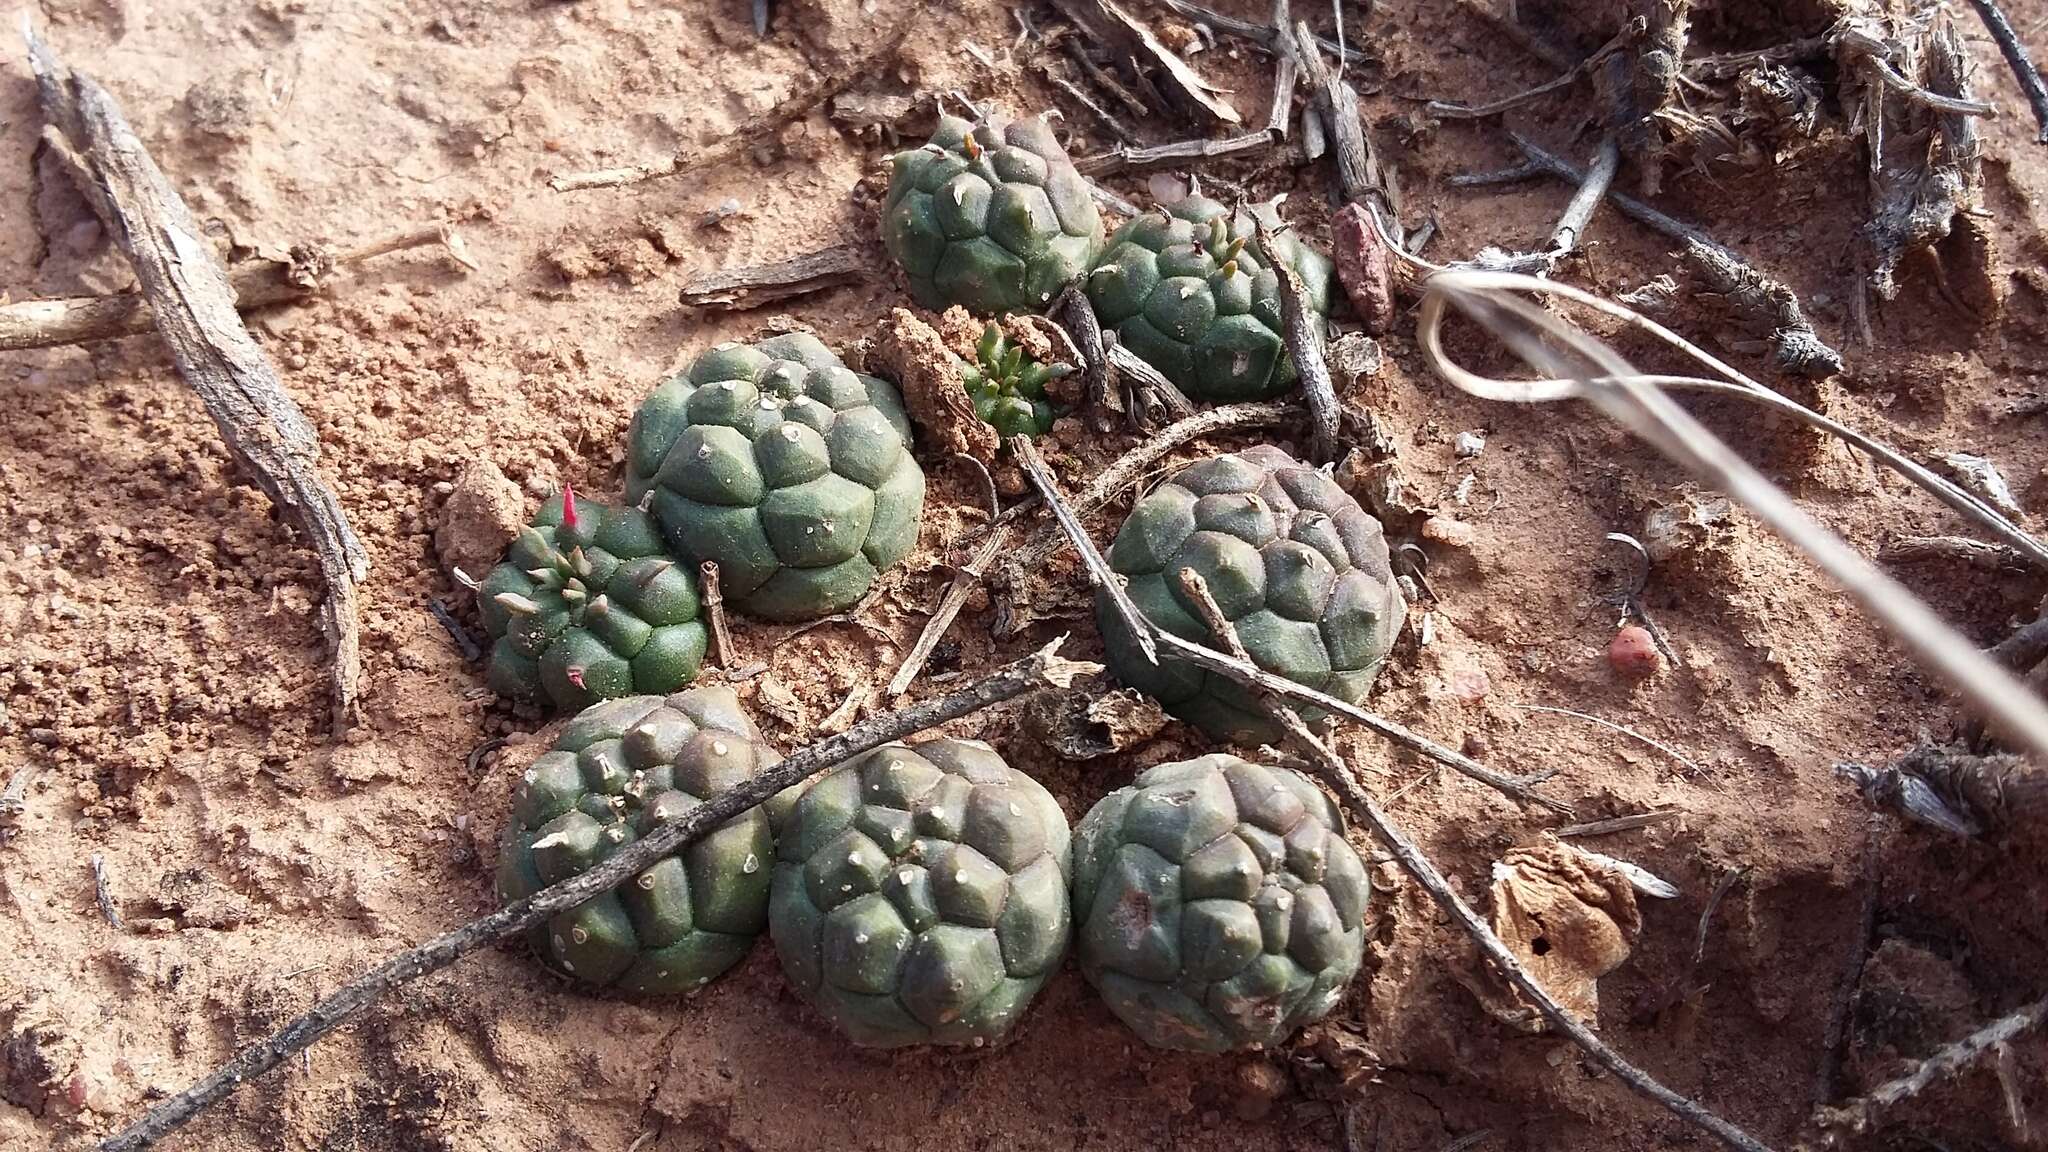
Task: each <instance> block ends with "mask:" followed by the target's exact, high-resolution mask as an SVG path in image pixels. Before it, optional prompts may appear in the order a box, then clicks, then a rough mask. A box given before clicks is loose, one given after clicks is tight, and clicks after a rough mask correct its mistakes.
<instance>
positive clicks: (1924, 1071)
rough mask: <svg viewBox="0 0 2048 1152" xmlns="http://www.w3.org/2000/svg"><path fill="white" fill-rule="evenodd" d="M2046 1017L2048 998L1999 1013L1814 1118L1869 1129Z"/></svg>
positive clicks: (1858, 1129)
mask: <svg viewBox="0 0 2048 1152" xmlns="http://www.w3.org/2000/svg"><path fill="white" fill-rule="evenodd" d="M2044 1020H2048V998H2044V999H2041V1000H2036V1001H2034V1002H2033V1003H2032V1004H2029V1005H2027V1006H2026V1007H2024V1008H2022V1009H2020V1010H2019V1011H2017V1012H2014V1013H2012V1014H2010V1015H2007V1016H2001V1017H1999V1018H1998V1019H1997V1020H1994V1021H1992V1022H1991V1023H1990V1024H1987V1025H1985V1026H1984V1027H1983V1028H1980V1029H1978V1030H1977V1031H1975V1032H1972V1033H1971V1034H1969V1035H1968V1036H1965V1037H1963V1038H1962V1039H1961V1040H1958V1041H1956V1042H1955V1043H1953V1044H1951V1045H1949V1046H1948V1047H1946V1048H1943V1049H1942V1050H1940V1051H1939V1052H1936V1053H1935V1054H1934V1055H1932V1056H1929V1057H1928V1058H1927V1059H1925V1060H1922V1061H1921V1062H1920V1063H1919V1064H1918V1065H1916V1066H1915V1067H1914V1068H1913V1070H1912V1071H1911V1072H1908V1073H1906V1074H1905V1075H1904V1076H1901V1077H1899V1078H1898V1079H1896V1080H1889V1081H1886V1082H1885V1083H1883V1084H1880V1085H1879V1086H1878V1087H1876V1088H1874V1089H1872V1090H1871V1091H1870V1093H1869V1094H1867V1095H1864V1096H1860V1097H1858V1098H1856V1099H1854V1100H1850V1101H1848V1102H1846V1103H1844V1104H1841V1105H1840V1106H1837V1107H1833V1108H1822V1109H1820V1112H1819V1114H1818V1115H1817V1116H1816V1117H1815V1119H1816V1120H1817V1121H1818V1122H1819V1123H1820V1124H1821V1125H1822V1126H1823V1127H1827V1128H1836V1129H1845V1130H1847V1131H1849V1132H1852V1133H1858V1134H1861V1133H1864V1132H1868V1131H1870V1129H1871V1128H1872V1127H1873V1126H1874V1125H1875V1124H1876V1123H1877V1121H1878V1118H1879V1117H1881V1116H1882V1115H1883V1114H1884V1113H1885V1111H1886V1110H1888V1109H1890V1108H1891V1107H1892V1106H1894V1105H1896V1104H1898V1103H1899V1102H1900V1101H1902V1100H1908V1099H1911V1098H1912V1097H1914V1096H1918V1095H1919V1094H1920V1093H1922V1092H1924V1091H1926V1090H1927V1089H1928V1088H1929V1087H1930V1086H1932V1085H1933V1084H1935V1083H1937V1082H1938V1081H1941V1080H1943V1079H1946V1078H1947V1077H1950V1076H1953V1075H1955V1074H1956V1073H1957V1072H1960V1071H1961V1070H1963V1069H1964V1068H1966V1067H1968V1066H1969V1065H1970V1064H1971V1063H1973V1062H1974V1061H1976V1060H1978V1059H1979V1058H1981V1057H1982V1056H1983V1055H1984V1054H1985V1053H1987V1052H1994V1051H1996V1050H1997V1049H1998V1048H1999V1047H2000V1046H2001V1045H2004V1044H2006V1043H2009V1042H2010V1041H2012V1040H2014V1039H2015V1038H2017V1037H2019V1036H2021V1035H2024V1034H2025V1033H2027V1032H2029V1031H2031V1030H2033V1029H2035V1028H2038V1027H2040V1026H2041V1023H2042V1022H2043V1021H2044Z"/></svg>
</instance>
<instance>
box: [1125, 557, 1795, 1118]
mask: <svg viewBox="0 0 2048 1152" xmlns="http://www.w3.org/2000/svg"><path fill="white" fill-rule="evenodd" d="M1189 577H1192V580H1190V579H1188V578H1189ZM1182 579H1183V582H1184V586H1185V587H1187V589H1188V591H1189V592H1190V593H1191V594H1192V595H1194V597H1195V599H1196V602H1197V606H1198V609H1199V610H1200V614H1201V615H1202V616H1203V618H1204V623H1206V624H1207V625H1208V626H1209V628H1210V630H1211V631H1212V632H1214V633H1216V634H1217V636H1218V637H1219V639H1220V640H1221V641H1222V642H1223V643H1224V645H1225V646H1226V647H1229V648H1231V649H1233V650H1234V651H1237V652H1242V651H1243V650H1244V647H1243V644H1242V643H1241V642H1240V641H1239V640H1238V638H1237V635H1236V630H1235V628H1233V627H1232V625H1231V623H1230V621H1229V620H1227V619H1225V618H1224V616H1223V611H1222V609H1221V608H1219V607H1217V605H1216V602H1215V600H1214V598H1212V597H1211V596H1210V595H1209V590H1208V588H1207V586H1206V585H1205V584H1203V582H1202V577H1201V575H1200V574H1199V573H1197V572H1194V571H1193V570H1191V569H1190V570H1188V571H1186V572H1185V573H1184V574H1183V577H1182ZM1162 635H1165V634H1164V633H1162ZM1247 687H1252V688H1253V689H1254V690H1255V691H1259V690H1261V689H1263V688H1264V686H1263V685H1247ZM1259 704H1260V706H1261V708H1262V709H1264V711H1265V712H1266V714H1267V715H1268V716H1270V717H1272V719H1273V721H1274V722H1275V723H1277V724H1279V725H1280V727H1281V728H1282V729H1283V730H1284V731H1285V732H1286V733H1287V735H1288V738H1289V740H1290V742H1292V743H1293V744H1294V745H1295V746H1296V747H1297V748H1298V749H1299V750H1300V751H1301V752H1303V753H1304V754H1306V755H1307V756H1308V757H1309V758H1310V759H1311V761H1312V762H1313V763H1314V765H1315V768H1316V775H1318V776H1319V777H1321V778H1322V780H1323V781H1324V783H1326V784H1328V785H1329V786H1330V788H1331V789H1332V790H1333V791H1335V792H1336V793H1337V795H1338V796H1339V797H1341V798H1342V799H1343V801H1344V803H1345V805H1346V806H1347V807H1349V808H1350V809H1351V810H1352V812H1354V813H1356V814H1357V815H1358V816H1359V817H1360V818H1361V819H1362V820H1364V822H1365V824H1366V827H1367V828H1369V829H1371V831H1372V834H1373V836H1374V837H1375V838H1377V839H1378V840H1379V841H1380V843H1382V844H1384V845H1386V847H1387V849H1388V851H1390V852H1391V853H1393V856H1394V859H1395V860H1396V861H1397V862H1399V863H1400V865H1401V867H1402V868H1403V869H1404V870H1406V871H1407V873H1408V874H1409V875H1410V876H1413V877H1414V878H1415V880H1416V882H1417V883H1419V884H1421V885H1422V888H1423V890H1424V891H1426V892H1428V893H1429V895H1430V897H1431V898H1432V899H1434V900H1435V901H1436V903H1437V906H1438V907H1440V908H1442V909H1443V910H1444V911H1445V912H1447V913H1449V914H1450V916H1451V918H1452V919H1453V920H1456V921H1457V922H1458V926H1459V927H1461V928H1463V929H1464V930H1465V933H1466V934H1467V935H1468V936H1470V937H1471V938H1472V940H1473V942H1474V943H1475V944H1477V945H1478V946H1479V950H1480V952H1481V953H1483V954H1484V955H1485V956H1486V958H1487V959H1488V960H1490V961H1492V962H1493V965H1494V967H1495V968H1496V969H1498V970H1499V972H1500V973H1501V975H1502V976H1503V977H1505V978H1506V979H1507V981H1508V983H1510V984H1512V985H1513V986H1514V987H1515V989H1516V991H1518V992H1520V993H1521V994H1522V995H1523V996H1525V997H1527V998H1528V999H1529V1001H1530V1002H1531V1003H1533V1004H1534V1005H1536V1008H1537V1010H1538V1011H1539V1012H1541V1013H1542V1014H1543V1017H1544V1019H1546V1020H1548V1021H1550V1023H1551V1025H1552V1026H1553V1027H1555V1028H1556V1029H1557V1030H1558V1031H1560V1032H1562V1033H1564V1034H1565V1035H1566V1036H1567V1037H1569V1038H1570V1039H1571V1040H1572V1042H1573V1043H1575V1044H1577V1045H1578V1046H1579V1047H1580V1048H1582V1049H1584V1050H1585V1052H1586V1054H1587V1055H1588V1056H1591V1057H1592V1058H1593V1059H1594V1060H1595V1061H1596V1062H1597V1063H1599V1064H1600V1065H1601V1066H1602V1067H1604V1068H1606V1069H1607V1070H1608V1071H1609V1072H1612V1073H1614V1075H1615V1076H1616V1077H1617V1078H1618V1079H1620V1080H1621V1081H1622V1082H1624V1083H1626V1084H1627V1085H1628V1086H1629V1087H1630V1088H1632V1089H1634V1090H1635V1091H1636V1092H1638V1093H1640V1094H1642V1095H1644V1096H1646V1097H1648V1098H1650V1099H1652V1100H1654V1101H1656V1102H1657V1103H1659V1104H1661V1105H1663V1106H1664V1107H1665V1108H1668V1109H1670V1110H1671V1111H1672V1112H1673V1113H1674V1114H1676V1115H1678V1116H1680V1117H1682V1118H1683V1119H1685V1120H1688V1121H1690V1122H1692V1123H1693V1124H1696V1125H1698V1126H1699V1127H1701V1128H1703V1129H1705V1130H1707V1131H1708V1132H1711V1133H1713V1134H1714V1135H1715V1136H1717V1137H1719V1138H1720V1139H1721V1140H1722V1142H1724V1143H1726V1144H1727V1145H1728V1146H1730V1147H1732V1148H1738V1149H1741V1150H1742V1152H1768V1148H1767V1146H1766V1145H1765V1144H1763V1143H1762V1142H1761V1141H1759V1140H1757V1138H1756V1137H1754V1136H1751V1135H1750V1134H1749V1133H1747V1132H1745V1131H1743V1130H1742V1129H1741V1128H1738V1127H1736V1126H1735V1125H1734V1124H1731V1123H1729V1122H1728V1121H1726V1120H1723V1119H1722V1118H1721V1117H1719V1116H1717V1115H1715V1114H1714V1113H1712V1112H1710V1111H1708V1110H1707V1109H1706V1108H1704V1107H1702V1106H1701V1105H1700V1104H1698V1103H1697V1102H1695V1101H1693V1100H1691V1099H1689V1098H1687V1097H1685V1096H1681V1095H1679V1094H1678V1093H1676V1092H1674V1091H1672V1090H1671V1089H1669V1088H1667V1087H1665V1086H1664V1085H1663V1084H1661V1083H1659V1082H1658V1081H1657V1080H1656V1079H1655V1078H1653V1077H1651V1076H1650V1074H1649V1073H1647V1072H1644V1071H1643V1070H1642V1069H1640V1068H1637V1067H1636V1066H1635V1065H1633V1064H1631V1063H1629V1062H1628V1061H1627V1060H1625V1059H1623V1058H1622V1056H1621V1054H1620V1053H1619V1052H1616V1051H1615V1050H1614V1049H1612V1048H1609V1047H1608V1046H1607V1044H1606V1042H1604V1041H1602V1040H1601V1039H1600V1038H1599V1037H1598V1036H1597V1035H1595V1034H1594V1033H1593V1031H1592V1029H1590V1028H1587V1027H1586V1025H1585V1024H1584V1023H1582V1022H1581V1021H1580V1020H1579V1019H1578V1018H1577V1017H1575V1016H1573V1015H1572V1014H1571V1013H1569V1012H1567V1011H1565V1009H1564V1007H1563V1006H1562V1005H1560V1004H1559V1003H1558V1002H1557V1000H1556V998H1554V997H1553V996H1551V994H1550V992H1549V990H1548V989H1546V988H1544V987H1543V985H1542V984H1540V983H1538V982H1537V980H1536V978H1535V977H1534V976H1531V975H1530V974H1529V970H1528V969H1527V968H1525V967H1523V966H1522V962H1521V960H1520V959H1518V958H1517V957H1516V956H1515V954H1514V953H1513V952H1512V951H1510V950H1509V949H1508V946H1507V945H1506V944H1504V943H1502V942H1501V939H1500V937H1499V936H1497V935H1495V934H1494V932H1493V929H1492V928H1490V927H1488V926H1487V923H1486V921H1485V920H1484V919H1482V918H1481V917H1480V915H1479V913H1478V912H1476V911H1474V910H1473V908H1472V906H1471V905H1469V904H1467V903H1465V901H1464V898H1462V897H1460V896H1459V895H1458V893H1457V890H1456V889H1454V888H1452V887H1451V884H1450V881H1449V880H1448V879H1446V878H1445V877H1444V874H1443V873H1442V872H1439V871H1438V870H1437V867H1436V865H1435V864H1434V863H1432V862H1431V861H1430V859H1429V857H1428V856H1426V855H1424V854H1423V851H1422V849H1421V848H1420V847H1418V846H1417V845H1416V843H1415V842H1414V841H1413V840H1411V839H1409V838H1408V835H1407V833H1405V832H1403V831H1402V830H1401V828H1400V826H1399V825H1397V824H1395V823H1394V821H1393V818H1392V817H1390V816H1388V815H1387V814H1386V812H1385V811H1383V810H1382V809H1381V808H1380V806H1379V805H1378V804H1377V803H1375V802H1374V800H1373V798H1372V794H1371V793H1369V792H1367V791H1366V790H1365V788H1364V787H1363V786H1361V785H1360V784H1359V783H1358V778H1357V775H1356V774H1355V773H1354V772H1353V771H1352V769H1351V766H1350V765H1349V764H1346V763H1345V762H1344V759H1343V758H1342V757H1340V756H1338V755H1337V753H1336V752H1335V751H1333V750H1332V749H1331V748H1330V746H1329V745H1328V744H1326V743H1324V742H1323V741H1321V740H1319V739H1317V738H1316V737H1315V736H1314V735H1313V734H1312V733H1310V732H1309V730H1308V726H1307V725H1306V724H1304V723H1302V720H1301V717H1300V716H1298V715H1296V714H1295V712H1294V710H1293V709H1292V708H1290V707H1288V706H1287V705H1286V704H1285V703H1283V702H1282V700H1281V699H1280V698H1279V697H1277V696H1275V695H1268V694H1263V693H1262V694H1261V696H1260V697H1259Z"/></svg>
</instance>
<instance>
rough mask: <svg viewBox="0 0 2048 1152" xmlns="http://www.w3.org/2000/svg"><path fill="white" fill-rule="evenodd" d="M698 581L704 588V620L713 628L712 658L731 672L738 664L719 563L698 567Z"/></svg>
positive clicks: (709, 563) (707, 562)
mask: <svg viewBox="0 0 2048 1152" xmlns="http://www.w3.org/2000/svg"><path fill="white" fill-rule="evenodd" d="M697 579H698V582H699V583H701V584H702V585H703V588H704V618H705V620H706V621H708V622H709V624H710V627H711V658H712V659H713V660H716V661H717V662H718V666H719V667H720V668H723V669H725V670H726V671H728V672H730V671H732V669H733V666H734V664H735V663H736V658H735V657H734V655H733V650H732V631H731V629H729V628H727V627H726V623H725V593H724V592H723V591H722V590H721V589H720V588H719V586H718V561H716V560H706V561H705V562H703V563H702V564H699V565H697Z"/></svg>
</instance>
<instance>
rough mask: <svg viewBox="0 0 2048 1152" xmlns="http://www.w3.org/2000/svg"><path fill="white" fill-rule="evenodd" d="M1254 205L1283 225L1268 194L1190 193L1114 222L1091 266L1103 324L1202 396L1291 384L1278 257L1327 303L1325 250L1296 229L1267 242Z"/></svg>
mask: <svg viewBox="0 0 2048 1152" xmlns="http://www.w3.org/2000/svg"><path fill="white" fill-rule="evenodd" d="M1254 212H1257V213H1259V214H1260V216H1261V217H1263V218H1264V220H1265V221H1266V225H1267V228H1268V230H1269V232H1270V231H1271V230H1273V229H1276V228H1278V227H1279V215H1278V213H1277V212H1276V211H1275V210H1274V208H1273V205H1271V204H1261V205H1257V206H1255V207H1253V208H1250V209H1245V208H1240V209H1238V210H1236V211H1235V212H1233V211H1231V210H1230V209H1229V208H1227V207H1225V206H1224V205H1222V204H1220V203H1218V202H1216V201H1214V200H1211V199H1209V198H1208V197H1206V196H1202V195H1199V194H1196V195H1190V196H1188V197H1187V198H1186V199H1184V200H1180V201H1178V202H1176V203H1173V204H1169V205H1166V206H1164V207H1162V208H1159V209H1156V210H1155V211H1152V212H1148V213H1146V214H1145V215H1143V216H1140V217H1138V218H1137V219H1136V220H1133V221H1131V222H1130V223H1128V224H1126V225H1124V226H1123V227H1122V228H1120V229H1118V230H1117V233H1116V235H1114V236H1112V237H1110V239H1109V245H1108V248H1107V249H1106V250H1105V251H1104V252H1103V255H1102V259H1101V260H1100V261H1099V262H1098V263H1097V264H1096V266H1095V269H1094V270H1093V271H1092V272H1090V273H1089V275H1088V279H1087V290H1088V301H1089V303H1091V304H1092V305H1094V307H1095V315H1096V318H1097V319H1098V320H1100V321H1101V323H1102V325H1103V326H1104V327H1105V328H1113V329H1115V331H1116V335H1117V339H1119V340H1121V341H1123V342H1124V345H1125V346H1126V347H1128V348H1129V349H1130V350H1131V351H1132V352H1134V353H1136V354H1137V355H1138V356H1139V357H1140V358H1141V359H1143V360H1144V361H1145V362H1146V363H1147V364H1150V365H1152V366H1153V367H1154V368H1157V369H1159V371H1160V372H1161V373H1162V374H1164V375H1165V376H1166V378H1167V379H1169V380H1171V381H1173V382H1174V383H1175V384H1176V385H1179V386H1180V389H1181V390H1182V391H1183V392H1186V393H1187V394H1188V395H1189V396H1192V397H1195V398H1196V399H1201V400H1211V401H1215V402H1217V403H1223V402H1226V401H1239V400H1259V399H1264V398H1267V397H1271V396H1278V395H1280V394H1281V393H1283V392H1287V391H1289V390H1291V389H1292V388H1293V387H1294V383H1295V379H1296V375H1295V369H1294V360H1293V358H1292V357H1290V356H1288V355H1287V347H1286V341H1285V339H1284V338H1283V336H1282V333H1283V332H1284V331H1285V328H1284V327H1283V325H1282V323H1281V319H1280V280H1279V277H1278V276H1277V275H1276V274H1275V273H1274V271H1273V267H1274V264H1275V262H1276V260H1277V261H1278V262H1280V263H1284V264H1285V265H1286V266H1288V267H1290V268H1293V269H1294V271H1295V274H1296V275H1298V276H1300V277H1301V280H1302V286H1303V287H1304V288H1305V289H1306V290H1307V302H1308V304H1309V306H1310V307H1311V308H1313V309H1314V310H1315V311H1316V312H1317V313H1318V314H1322V313H1326V312H1327V311H1328V310H1329V303H1330V277H1331V275H1332V272H1333V266H1332V265H1331V263H1330V261H1329V259H1328V258H1327V257H1325V256H1323V255H1322V254H1321V253H1319V252H1317V251H1315V250H1314V249H1312V248H1310V247H1308V246H1307V245H1306V244H1303V243H1302V242H1301V241H1300V240H1299V239H1298V238H1296V237H1295V236H1294V234H1293V233H1292V232H1281V233H1278V234H1277V235H1276V236H1275V237H1274V240H1273V247H1272V250H1271V251H1269V250H1268V249H1267V247H1266V245H1265V243H1264V242H1262V241H1261V240H1260V239H1259V238H1258V235H1257V231H1256V229H1255V228H1254V227H1253V223H1252V213H1254Z"/></svg>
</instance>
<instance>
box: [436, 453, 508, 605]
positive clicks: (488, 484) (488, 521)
mask: <svg viewBox="0 0 2048 1152" xmlns="http://www.w3.org/2000/svg"><path fill="white" fill-rule="evenodd" d="M525 511H526V498H525V497H524V496H523V495H521V493H520V491H519V486H518V485H516V484H514V483H512V481H511V480H509V479H507V478H506V476H505V474H504V473H503V472H501V471H499V470H498V466H497V465H496V464H493V463H491V462H490V461H488V460H478V461H475V462H473V463H471V464H470V466H469V467H468V468H465V469H464V470H463V472H462V476H461V477H460V478H459V479H457V480H456V482H455V486H454V488H452V489H451V490H450V491H449V493H448V499H447V501H446V503H444V504H443V505H442V506H441V523H440V526H439V527H438V528H436V529H435V531H434V551H435V553H436V554H437V555H439V556H440V558H441V567H442V568H443V569H444V570H450V571H452V570H453V569H456V568H460V569H462V570H463V571H464V572H467V573H469V574H470V575H472V576H476V577H479V578H480V577H481V576H482V575H483V574H484V573H486V572H488V571H490V570H491V567H492V566H493V565H495V564H496V563H497V562H498V558H499V557H501V556H503V555H504V554H505V548H506V546H507V545H509V544H511V543H512V539H513V537H515V536H517V535H518V534H519V529H520V528H521V527H522V526H523V525H524V523H525V516H524V513H525Z"/></svg>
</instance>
